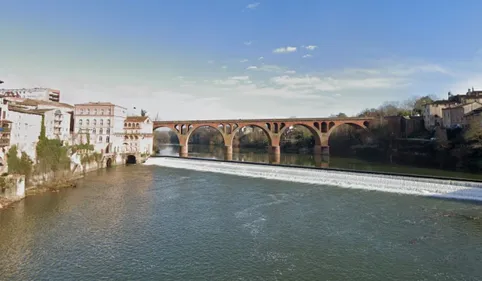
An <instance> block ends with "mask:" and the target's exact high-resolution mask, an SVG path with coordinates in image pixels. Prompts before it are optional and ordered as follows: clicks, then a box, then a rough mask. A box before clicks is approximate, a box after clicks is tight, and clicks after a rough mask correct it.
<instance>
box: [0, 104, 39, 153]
mask: <svg viewBox="0 0 482 281" xmlns="http://www.w3.org/2000/svg"><path fill="white" fill-rule="evenodd" d="M2 111H3V112H5V117H6V120H8V121H10V122H12V123H11V131H10V146H12V145H16V146H17V148H18V150H19V151H22V152H25V153H26V154H27V155H28V156H29V157H30V159H32V161H35V159H36V146H37V142H38V138H39V136H40V128H41V124H42V114H43V113H42V112H41V111H39V110H29V109H25V108H22V107H18V106H12V105H9V106H8V107H7V108H5V107H3V110H2ZM2 114H3V113H2Z"/></svg>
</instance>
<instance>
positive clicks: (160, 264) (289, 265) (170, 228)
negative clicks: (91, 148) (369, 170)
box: [0, 165, 482, 281]
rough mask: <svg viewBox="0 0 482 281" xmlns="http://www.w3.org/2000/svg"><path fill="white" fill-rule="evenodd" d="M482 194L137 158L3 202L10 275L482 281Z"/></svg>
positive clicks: (2, 270)
mask: <svg viewBox="0 0 482 281" xmlns="http://www.w3.org/2000/svg"><path fill="white" fill-rule="evenodd" d="M481 216H482V205H480V204H477V203H468V202H461V201H449V200H440V199H433V198H426V197H418V196H408V195H399V194H390V193H381V192H369V191H363V190H352V189H342V188H337V187H331V186H322V185H313V184H300V183H294V182H282V181H275V180H266V179H254V178H248V177H239V176H233V175H225V174H217V173H205V172H199V171H192V170H187V169H173V168H166V167H159V166H144V165H134V166H127V167H115V168H111V169H107V170H102V171H98V172H94V173H90V174H89V175H88V177H86V178H84V179H81V180H79V182H78V186H77V188H73V189H64V190H61V191H60V192H57V193H43V194H38V195H34V196H29V197H27V198H26V199H25V200H23V201H20V202H18V203H16V204H14V205H13V207H12V208H8V209H6V210H2V211H1V212H0V263H1V266H0V280H183V281H184V280H457V281H462V280H474V281H475V280H482V266H481V264H482V255H481V253H482V219H474V218H480V217H481Z"/></svg>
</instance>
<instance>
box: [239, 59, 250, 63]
mask: <svg viewBox="0 0 482 281" xmlns="http://www.w3.org/2000/svg"><path fill="white" fill-rule="evenodd" d="M239 62H240V63H245V62H248V60H247V59H242V60H240V61H239Z"/></svg>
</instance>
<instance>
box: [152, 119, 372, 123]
mask: <svg viewBox="0 0 482 281" xmlns="http://www.w3.org/2000/svg"><path fill="white" fill-rule="evenodd" d="M373 119H374V118H373V117H353V118H351V117H350V118H338V117H333V118H330V117H322V118H316V117H313V118H272V119H219V120H173V121H154V122H155V123H156V124H173V123H176V124H185V123H190V124H199V123H249V122H267V123H269V122H290V123H292V122H310V121H313V122H314V121H318V122H319V121H363V120H373Z"/></svg>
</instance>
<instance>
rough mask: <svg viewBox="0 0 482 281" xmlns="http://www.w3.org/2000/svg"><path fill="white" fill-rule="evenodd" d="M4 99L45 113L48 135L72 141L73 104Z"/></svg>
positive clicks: (63, 140)
mask: <svg viewBox="0 0 482 281" xmlns="http://www.w3.org/2000/svg"><path fill="white" fill-rule="evenodd" d="M4 100H6V101H7V103H8V104H10V105H15V106H18V107H22V108H24V109H29V110H34V111H37V112H40V113H43V115H44V124H45V135H46V137H47V138H49V139H58V140H61V141H62V142H65V143H68V144H69V143H72V141H71V131H72V114H73V111H74V107H73V106H72V105H69V104H66V103H58V102H52V101H41V100H33V99H12V98H11V97H6V98H4Z"/></svg>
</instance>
